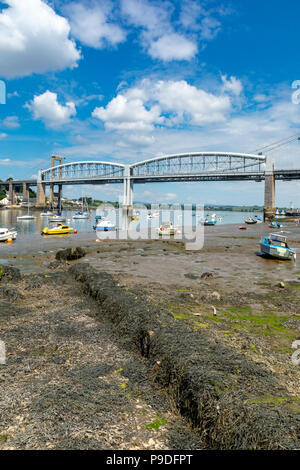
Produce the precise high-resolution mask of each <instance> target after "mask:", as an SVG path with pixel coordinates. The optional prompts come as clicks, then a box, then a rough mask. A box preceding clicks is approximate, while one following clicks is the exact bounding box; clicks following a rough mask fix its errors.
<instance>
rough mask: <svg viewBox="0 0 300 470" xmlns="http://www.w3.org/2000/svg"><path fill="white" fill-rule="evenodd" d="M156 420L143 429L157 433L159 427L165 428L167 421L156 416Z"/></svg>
mask: <svg viewBox="0 0 300 470" xmlns="http://www.w3.org/2000/svg"><path fill="white" fill-rule="evenodd" d="M156 416H157V419H156V420H155V421H153V422H152V423H149V424H146V425H145V427H146V428H148V429H155V431H158V430H159V428H160V427H161V426H165V425H166V424H167V421H166V420H165V419H164V418H162V416H159V415H156Z"/></svg>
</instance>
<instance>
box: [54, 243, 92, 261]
mask: <svg viewBox="0 0 300 470" xmlns="http://www.w3.org/2000/svg"><path fill="white" fill-rule="evenodd" d="M85 255H86V251H85V250H84V249H83V248H81V247H80V246H77V247H76V248H73V247H72V248H67V249H66V250H60V251H58V252H57V253H56V256H55V258H56V259H57V260H59V261H61V260H64V261H71V260H75V259H80V258H83V256H85Z"/></svg>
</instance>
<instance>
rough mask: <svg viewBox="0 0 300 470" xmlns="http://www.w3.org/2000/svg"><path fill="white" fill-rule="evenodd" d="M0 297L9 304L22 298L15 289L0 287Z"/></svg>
mask: <svg viewBox="0 0 300 470" xmlns="http://www.w3.org/2000/svg"><path fill="white" fill-rule="evenodd" d="M0 297H2V298H3V299H7V300H8V301H9V302H14V301H15V300H19V299H22V298H23V297H24V296H23V294H21V292H20V291H19V290H18V289H17V288H16V287H12V286H4V287H0Z"/></svg>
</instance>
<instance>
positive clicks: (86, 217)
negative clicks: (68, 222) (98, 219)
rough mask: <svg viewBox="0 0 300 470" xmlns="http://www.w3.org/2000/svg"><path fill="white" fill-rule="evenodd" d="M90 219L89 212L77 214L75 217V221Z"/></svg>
mask: <svg viewBox="0 0 300 470" xmlns="http://www.w3.org/2000/svg"><path fill="white" fill-rule="evenodd" d="M88 218H89V214H88V212H76V213H75V214H74V215H73V219H88Z"/></svg>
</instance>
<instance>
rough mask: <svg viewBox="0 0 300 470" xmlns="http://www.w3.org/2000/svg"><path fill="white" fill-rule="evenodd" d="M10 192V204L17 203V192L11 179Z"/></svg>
mask: <svg viewBox="0 0 300 470" xmlns="http://www.w3.org/2000/svg"><path fill="white" fill-rule="evenodd" d="M8 194H9V205H10V206H14V205H15V204H16V192H15V189H14V185H13V182H12V181H11V180H10V181H9V189H8Z"/></svg>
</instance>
